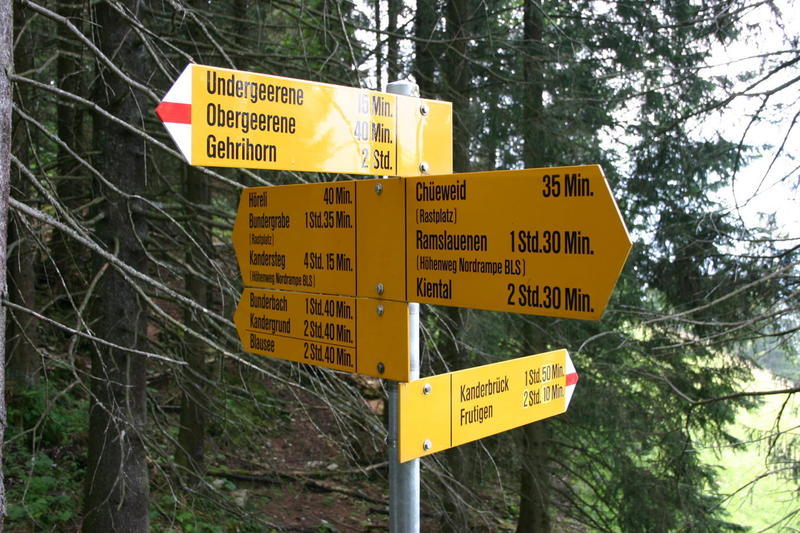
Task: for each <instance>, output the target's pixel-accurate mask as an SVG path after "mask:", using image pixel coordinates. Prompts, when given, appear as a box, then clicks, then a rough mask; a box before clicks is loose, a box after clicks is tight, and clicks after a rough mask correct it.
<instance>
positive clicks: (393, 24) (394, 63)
mask: <svg viewBox="0 0 800 533" xmlns="http://www.w3.org/2000/svg"><path fill="white" fill-rule="evenodd" d="M402 7H403V6H402V3H401V1H400V0H388V2H387V7H386V10H387V15H388V18H389V20H388V24H387V26H386V33H387V35H388V37H387V41H386V71H387V73H388V74H387V80H388V81H390V82H392V81H396V80H399V79H400V53H399V52H400V50H398V46H399V43H398V41H399V39H398V38H397V32H398V29H397V15H398V13H399V12H400V9H401V8H402Z"/></svg>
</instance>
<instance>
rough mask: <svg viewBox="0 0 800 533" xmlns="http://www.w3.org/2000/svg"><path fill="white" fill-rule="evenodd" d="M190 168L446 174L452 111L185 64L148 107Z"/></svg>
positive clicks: (350, 89) (351, 89)
mask: <svg viewBox="0 0 800 533" xmlns="http://www.w3.org/2000/svg"><path fill="white" fill-rule="evenodd" d="M156 113H157V114H158V116H159V117H160V118H161V120H162V121H163V122H164V124H165V125H166V127H167V130H168V131H169V132H170V134H171V135H172V137H173V139H174V140H175V142H176V144H177V145H178V147H179V149H180V150H181V152H182V153H183V155H184V157H186V159H187V160H188V162H189V163H190V164H192V165H202V166H216V167H235V168H253V169H274V170H294V171H309V172H342V173H348V174H370V175H391V176H399V175H418V174H421V173H422V171H421V170H420V169H421V165H423V164H424V166H426V167H427V168H429V169H430V170H429V171H430V172H450V171H452V106H451V104H450V103H449V102H439V101H434V100H425V99H420V98H412V97H408V96H401V95H395V94H389V93H381V92H377V91H369V90H365V89H357V88H354V87H344V86H338V85H330V84H326V83H318V82H312V81H307V80H297V79H291V78H283V77H279V76H270V75H265V74H256V73H253V72H245V71H237V70H229V69H223V68H217V67H209V66H203V65H189V66H187V67H186V69H185V70H184V71H183V73H182V74H181V75H180V76H179V78H178V79H177V80H176V82H175V84H174V85H173V87H172V88H171V89H170V90H169V92H168V93H167V95H166V96H165V97H164V100H163V101H162V103H161V104H160V105H159V106H158V107H157V108H156Z"/></svg>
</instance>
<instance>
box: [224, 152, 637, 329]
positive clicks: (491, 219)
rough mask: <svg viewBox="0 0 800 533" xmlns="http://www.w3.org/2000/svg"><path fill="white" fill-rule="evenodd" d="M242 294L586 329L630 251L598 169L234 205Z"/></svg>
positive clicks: (428, 181)
mask: <svg viewBox="0 0 800 533" xmlns="http://www.w3.org/2000/svg"><path fill="white" fill-rule="evenodd" d="M239 205H240V207H239V212H238V215H237V219H236V224H235V226H234V235H233V241H234V248H235V249H236V253H237V257H238V260H239V266H240V269H241V272H242V276H243V278H244V282H245V285H247V286H256V287H265V288H273V289H290V290H297V291H303V292H305V291H308V292H317V293H327V294H342V295H347V296H358V297H368V298H382V299H387V300H398V301H414V302H421V303H430V304H438V305H450V306H456V307H468V308H476V309H489V310H494V311H506V312H515V313H525V314H534V315H544V316H556V317H564V318H578V319H584V320H598V319H599V318H600V316H601V315H602V313H603V310H604V309H605V308H606V305H607V303H608V300H609V298H610V296H611V292H612V290H613V288H614V285H615V284H616V280H617V278H618V277H619V274H620V272H621V270H622V266H623V265H624V263H625V259H626V258H627V256H628V252H629V251H630V248H631V241H630V237H629V236H628V232H627V229H626V228H625V224H624V223H623V221H622V217H621V216H620V213H619V210H618V208H617V205H616V203H615V202H614V198H613V196H612V195H611V191H610V189H609V187H608V183H607V182H606V180H605V177H604V176H603V172H602V170H601V169H600V167H599V166H597V165H586V166H576V167H554V168H543V169H525V170H512V171H495V172H475V173H465V174H448V175H442V176H424V177H414V178H397V179H386V180H359V181H347V182H334V183H318V184H309V185H289V186H283V187H255V188H251V189H246V190H245V191H244V192H243V193H242V197H241V200H240V204H239Z"/></svg>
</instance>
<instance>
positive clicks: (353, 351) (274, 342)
mask: <svg viewBox="0 0 800 533" xmlns="http://www.w3.org/2000/svg"><path fill="white" fill-rule="evenodd" d="M233 321H234V323H235V324H236V330H237V331H238V333H239V338H240V339H241V341H242V346H244V349H245V351H247V352H250V353H255V354H260V355H266V356H268V357H277V358H279V359H286V360H289V361H295V362H298V363H308V364H311V365H316V366H322V367H325V368H331V369H334V370H341V371H344V372H351V373H357V374H363V375H368V376H376V377H382V378H386V379H392V380H396V381H408V379H409V363H408V327H409V326H408V311H407V309H406V305H405V304H403V303H400V302H390V301H386V302H380V301H376V300H368V299H365V298H352V297H344V296H330V295H321V294H308V293H299V292H291V291H273V290H263V289H245V290H244V293H243V294H242V298H241V300H240V301H239V306H238V307H237V309H236V314H235V315H234V318H233Z"/></svg>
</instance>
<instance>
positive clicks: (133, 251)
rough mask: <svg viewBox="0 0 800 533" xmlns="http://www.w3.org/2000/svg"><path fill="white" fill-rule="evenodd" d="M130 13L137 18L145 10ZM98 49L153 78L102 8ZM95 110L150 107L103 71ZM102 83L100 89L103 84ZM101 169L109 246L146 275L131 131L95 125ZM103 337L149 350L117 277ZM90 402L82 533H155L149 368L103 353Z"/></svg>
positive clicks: (136, 119) (133, 296) (130, 112)
mask: <svg viewBox="0 0 800 533" xmlns="http://www.w3.org/2000/svg"><path fill="white" fill-rule="evenodd" d="M121 3H124V4H125V5H124V9H128V10H130V12H132V13H134V14H138V12H139V11H140V5H139V2H137V1H135V0H129V1H126V2H121ZM95 20H96V22H97V26H98V28H97V34H98V35H99V41H100V42H99V44H100V49H101V50H102V51H103V52H104V53H105V54H106V55H107V56H108V57H113V58H114V60H115V61H116V62H117V65H118V66H119V67H120V68H121V69H122V70H123V71H125V72H126V73H128V74H129V75H130V76H132V77H133V78H135V79H139V80H143V79H145V73H146V64H147V61H146V60H147V56H146V53H145V50H144V47H143V45H142V43H141V41H140V40H139V39H138V36H137V34H136V33H135V32H133V31H132V30H131V28H129V27H128V26H127V25H126V24H125V23H124V21H123V19H122V18H121V17H120V16H119V14H118V13H117V12H116V11H115V10H114V9H112V8H111V7H109V5H108V4H105V3H102V4H99V5H98V6H97V8H96V19H95ZM98 68H99V69H100V72H99V73H98V74H99V76H98V80H102V82H103V84H102V86H98V88H97V93H96V94H97V96H96V98H97V101H98V102H99V103H100V105H101V106H102V107H104V108H105V109H107V110H108V111H110V112H111V113H113V114H114V115H115V116H117V117H119V118H121V119H122V120H123V121H125V122H128V123H131V124H141V123H142V120H143V117H142V113H144V112H147V110H149V109H150V107H151V106H150V103H149V102H147V101H146V100H145V98H143V97H141V95H139V94H138V93H137V92H136V90H135V89H133V88H131V87H129V86H128V85H127V84H126V83H125V82H124V80H122V79H120V78H118V77H117V76H116V75H115V74H114V73H112V72H110V71H108V70H106V69H105V68H103V67H102V66H98ZM98 83H99V81H98ZM94 131H95V143H96V150H97V153H98V156H97V157H98V161H97V167H98V168H99V169H100V171H101V172H102V173H103V175H104V176H105V177H106V179H108V180H109V182H111V183H112V184H114V185H115V186H116V187H118V188H119V189H121V190H122V191H125V193H126V194H119V193H117V192H114V191H112V190H110V189H109V188H106V187H105V186H103V185H102V184H100V183H98V189H99V190H100V192H101V194H103V196H104V199H105V205H104V209H105V220H104V221H103V224H102V225H101V226H100V227H101V230H100V232H101V238H102V239H103V241H104V242H105V245H106V246H107V247H108V248H109V249H111V250H115V252H116V255H117V257H119V259H121V260H122V261H124V262H125V263H126V264H128V265H130V266H131V267H133V268H135V269H137V270H139V271H146V267H147V257H146V255H145V253H144V250H143V249H142V243H143V242H144V241H145V237H146V221H145V219H144V215H143V214H142V205H141V203H140V202H139V201H138V200H136V199H135V198H134V197H133V196H132V195H141V194H142V193H143V192H144V190H145V176H146V174H145V153H144V141H143V140H142V139H141V138H139V137H137V136H135V135H134V134H132V133H130V132H129V131H127V130H126V129H124V128H122V127H120V126H118V125H116V124H114V123H113V122H111V121H109V120H106V119H105V118H103V117H102V116H100V115H97V116H95V128H94ZM98 311H99V316H100V320H99V322H98V326H97V332H98V334H99V335H100V336H101V337H103V338H105V339H107V340H109V341H111V342H113V343H115V344H117V345H120V346H125V347H130V348H137V349H139V348H143V347H144V346H143V345H144V343H145V341H146V338H145V334H146V330H145V327H146V323H147V315H146V310H145V308H144V305H143V303H142V302H141V301H140V300H139V297H138V295H137V293H136V291H135V290H134V288H133V287H132V286H131V283H130V282H128V281H126V280H125V278H124V277H123V276H122V275H121V274H120V272H119V271H117V270H116V269H114V268H111V269H109V271H108V272H107V273H106V275H105V276H104V277H103V279H102V281H101V286H100V288H99V290H98ZM91 373H92V382H91V391H92V401H91V405H90V411H89V457H88V465H87V469H86V501H85V515H84V523H83V528H84V531H86V532H90V533H101V532H102V533H107V532H112V531H126V532H137V531H142V532H145V531H147V530H148V513H147V506H148V492H149V483H148V472H147V462H146V454H145V448H144V442H143V439H144V436H143V432H144V424H145V415H146V412H145V385H146V382H145V359H144V358H143V357H142V356H141V355H138V354H131V353H130V352H127V351H125V350H120V349H112V348H108V347H105V346H95V350H94V352H93V353H92V372H91Z"/></svg>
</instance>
